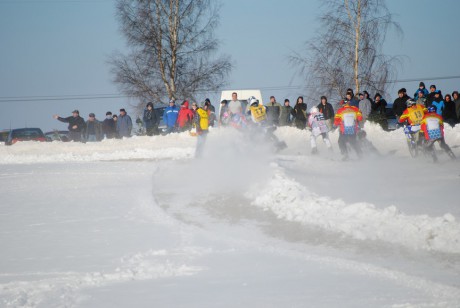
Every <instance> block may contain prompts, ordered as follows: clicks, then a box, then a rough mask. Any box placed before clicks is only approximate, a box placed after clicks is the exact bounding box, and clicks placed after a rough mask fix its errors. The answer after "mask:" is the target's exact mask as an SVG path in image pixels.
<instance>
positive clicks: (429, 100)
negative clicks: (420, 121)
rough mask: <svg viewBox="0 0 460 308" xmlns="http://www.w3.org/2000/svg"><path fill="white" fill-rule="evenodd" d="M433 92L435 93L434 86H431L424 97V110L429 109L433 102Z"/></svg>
mask: <svg viewBox="0 0 460 308" xmlns="http://www.w3.org/2000/svg"><path fill="white" fill-rule="evenodd" d="M435 92H436V85H434V84H432V85H431V86H430V93H428V94H427V95H426V104H425V107H426V108H428V107H431V103H432V102H433V101H434V95H435Z"/></svg>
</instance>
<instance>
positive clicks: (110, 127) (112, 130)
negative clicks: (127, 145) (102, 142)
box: [102, 111, 117, 139]
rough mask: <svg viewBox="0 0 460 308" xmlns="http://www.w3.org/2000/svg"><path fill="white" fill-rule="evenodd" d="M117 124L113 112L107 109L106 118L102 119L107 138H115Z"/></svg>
mask: <svg viewBox="0 0 460 308" xmlns="http://www.w3.org/2000/svg"><path fill="white" fill-rule="evenodd" d="M116 132H117V126H116V123H115V120H114V119H113V116H112V112H110V111H107V112H106V113H105V119H104V121H102V134H103V135H104V136H105V138H107V139H113V138H115V137H116Z"/></svg>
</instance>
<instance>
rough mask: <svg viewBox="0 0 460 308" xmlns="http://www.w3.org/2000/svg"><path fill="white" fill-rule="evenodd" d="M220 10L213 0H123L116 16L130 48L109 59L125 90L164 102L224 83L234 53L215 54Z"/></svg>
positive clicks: (210, 89) (191, 95) (117, 80)
mask: <svg viewBox="0 0 460 308" xmlns="http://www.w3.org/2000/svg"><path fill="white" fill-rule="evenodd" d="M219 8H220V7H219V6H218V5H216V4H215V1H211V0H118V1H117V17H118V19H119V21H120V24H121V30H122V32H123V34H124V36H125V37H126V39H127V41H128V44H129V46H130V49H131V53H130V54H128V55H123V54H120V53H116V54H114V55H113V56H112V57H111V59H110V61H109V63H110V64H111V65H112V72H113V74H114V76H115V78H114V80H115V82H116V83H117V84H118V85H119V87H120V88H121V90H122V91H123V92H124V93H125V94H127V95H129V96H132V97H136V98H139V99H141V100H142V99H149V100H156V101H165V100H168V99H176V98H191V99H194V98H195V95H196V94H197V92H198V91H200V90H201V91H202V90H206V91H215V90H217V89H219V88H220V87H222V86H223V85H224V84H225V80H226V76H227V75H228V73H229V72H230V70H231V68H232V65H231V63H230V59H229V57H226V56H222V57H215V58H213V57H212V55H213V54H214V53H215V52H216V51H217V48H218V45H219V44H218V41H217V40H216V39H215V38H214V36H213V31H214V29H215V27H216V26H217V24H218V18H219V15H218V12H219Z"/></svg>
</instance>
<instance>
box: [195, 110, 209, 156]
mask: <svg viewBox="0 0 460 308" xmlns="http://www.w3.org/2000/svg"><path fill="white" fill-rule="evenodd" d="M192 112H193V127H194V128H195V129H196V135H197V141H196V150H195V157H196V158H200V157H202V155H203V149H204V145H205V143H206V137H207V135H208V127H209V122H208V113H207V112H206V110H204V109H202V108H199V107H198V104H197V103H192Z"/></svg>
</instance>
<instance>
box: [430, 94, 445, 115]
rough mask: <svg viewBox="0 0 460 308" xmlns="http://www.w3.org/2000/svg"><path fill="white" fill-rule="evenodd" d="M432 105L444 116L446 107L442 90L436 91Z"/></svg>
mask: <svg viewBox="0 0 460 308" xmlns="http://www.w3.org/2000/svg"><path fill="white" fill-rule="evenodd" d="M431 104H432V106H434V107H435V108H436V113H437V114H439V115H440V116H442V113H443V111H444V108H445V106H444V100H443V98H442V94H441V91H440V90H436V91H434V100H433V102H432V103H431Z"/></svg>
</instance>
